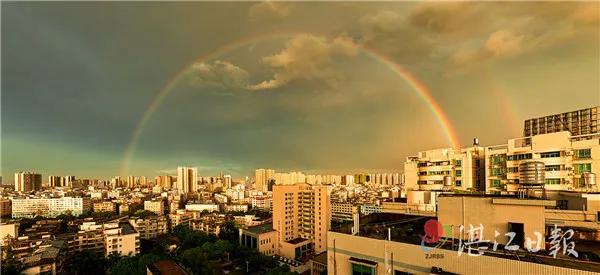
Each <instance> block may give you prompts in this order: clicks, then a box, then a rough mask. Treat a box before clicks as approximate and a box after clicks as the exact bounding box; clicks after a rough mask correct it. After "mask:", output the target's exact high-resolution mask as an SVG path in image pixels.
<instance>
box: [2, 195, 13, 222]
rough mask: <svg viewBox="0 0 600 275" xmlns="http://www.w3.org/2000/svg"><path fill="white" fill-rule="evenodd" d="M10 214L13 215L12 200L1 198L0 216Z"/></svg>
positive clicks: (8, 215)
mask: <svg viewBox="0 0 600 275" xmlns="http://www.w3.org/2000/svg"><path fill="white" fill-rule="evenodd" d="M10 215H12V201H11V200H9V199H0V217H3V218H4V217H10Z"/></svg>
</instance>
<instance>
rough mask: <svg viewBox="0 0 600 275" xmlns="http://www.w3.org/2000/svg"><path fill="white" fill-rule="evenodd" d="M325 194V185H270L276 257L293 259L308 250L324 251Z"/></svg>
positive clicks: (327, 223) (326, 226)
mask: <svg viewBox="0 0 600 275" xmlns="http://www.w3.org/2000/svg"><path fill="white" fill-rule="evenodd" d="M328 192H329V190H328V187H327V186H311V185H308V184H292V185H275V186H273V229H275V230H276V231H277V236H278V241H279V245H278V246H277V248H278V254H279V255H281V256H284V257H288V258H292V259H295V258H297V257H298V256H302V255H304V254H306V253H311V252H312V251H314V252H315V253H319V252H323V251H325V250H326V249H327V231H328V230H329V228H330V211H329V208H330V205H329V195H328ZM297 249H298V250H297ZM296 251H300V253H297V252H296ZM294 255H295V256H294Z"/></svg>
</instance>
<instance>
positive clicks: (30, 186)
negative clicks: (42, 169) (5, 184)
mask: <svg viewBox="0 0 600 275" xmlns="http://www.w3.org/2000/svg"><path fill="white" fill-rule="evenodd" d="M40 189H42V175H41V174H37V173H33V172H17V173H15V191H17V192H31V191H36V190H40Z"/></svg>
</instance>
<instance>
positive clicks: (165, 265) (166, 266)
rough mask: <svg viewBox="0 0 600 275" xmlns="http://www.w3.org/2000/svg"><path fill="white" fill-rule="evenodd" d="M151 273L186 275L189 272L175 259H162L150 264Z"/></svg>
mask: <svg viewBox="0 0 600 275" xmlns="http://www.w3.org/2000/svg"><path fill="white" fill-rule="evenodd" d="M148 269H149V270H150V272H151V274H157V275H158V274H170V275H171V274H173V275H186V274H188V273H187V272H185V270H183V269H182V268H181V267H180V266H179V265H178V264H177V263H176V262H175V261H173V260H162V261H158V262H155V263H153V264H151V265H148Z"/></svg>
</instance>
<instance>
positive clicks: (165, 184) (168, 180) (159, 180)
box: [154, 175, 174, 189]
mask: <svg viewBox="0 0 600 275" xmlns="http://www.w3.org/2000/svg"><path fill="white" fill-rule="evenodd" d="M154 180H155V181H156V186H160V187H162V188H164V189H171V187H173V182H174V180H173V177H172V176H169V175H163V176H156V178H155V179H154Z"/></svg>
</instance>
